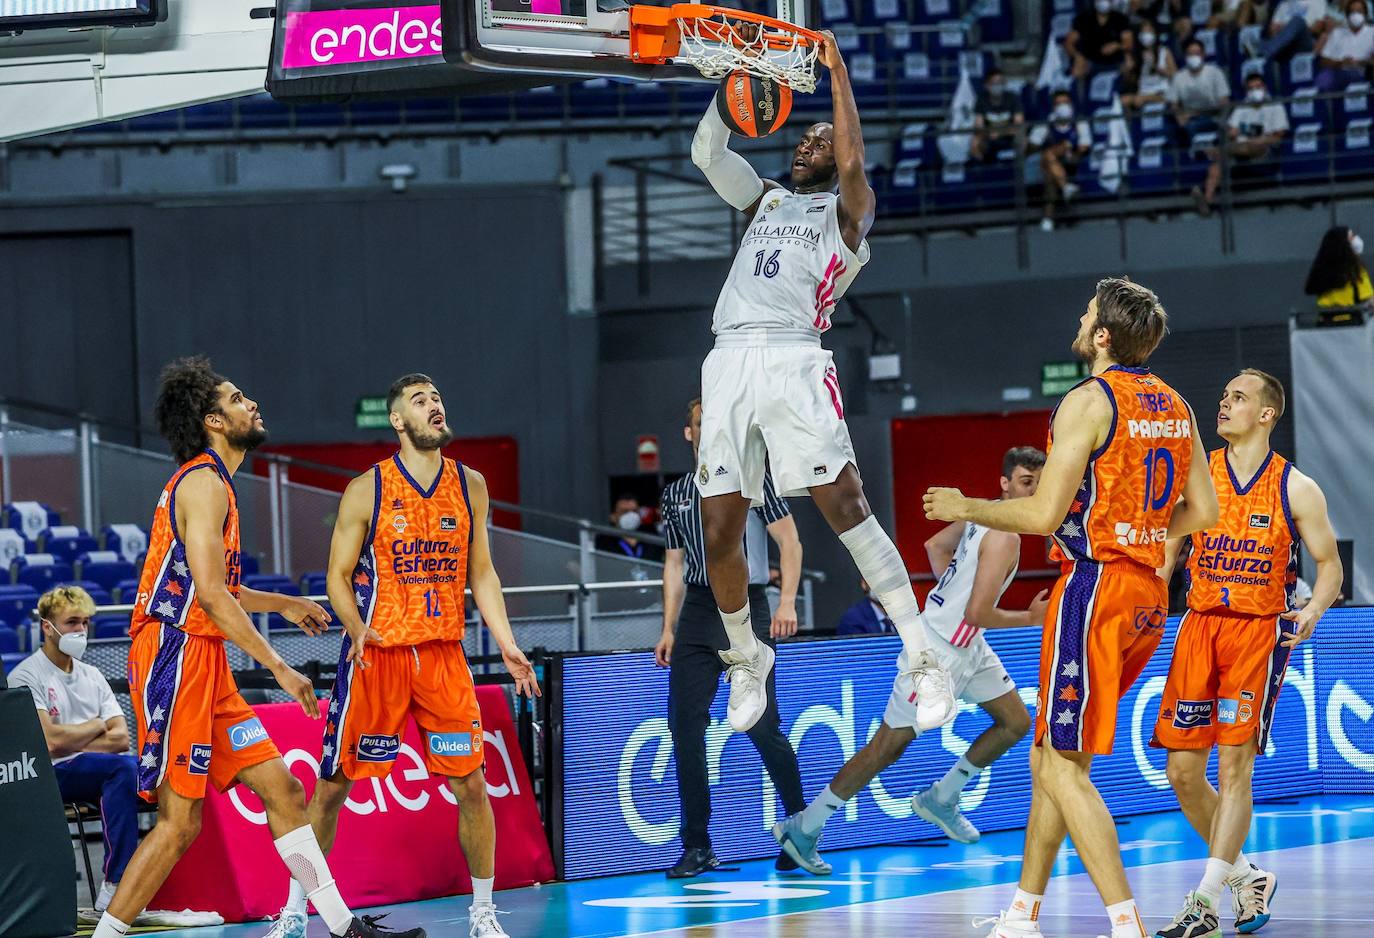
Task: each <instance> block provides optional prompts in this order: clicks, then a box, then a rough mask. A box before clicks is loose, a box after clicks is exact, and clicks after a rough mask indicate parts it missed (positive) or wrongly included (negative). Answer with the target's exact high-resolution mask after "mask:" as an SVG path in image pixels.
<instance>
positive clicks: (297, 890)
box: [286, 879, 310, 915]
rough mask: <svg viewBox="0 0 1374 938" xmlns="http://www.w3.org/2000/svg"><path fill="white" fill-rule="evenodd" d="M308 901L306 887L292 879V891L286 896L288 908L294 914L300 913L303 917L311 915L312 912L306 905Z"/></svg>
mask: <svg viewBox="0 0 1374 938" xmlns="http://www.w3.org/2000/svg"><path fill="white" fill-rule="evenodd" d="M306 901H307V900H306V898H305V887H304V886H302V885H301V884H300V883H298V882H296V880H295V879H292V880H291V891H290V892H289V893H288V894H287V896H286V908H288V909H290V910H291V911H292V912H299V913H300V914H301V915H309V914H310V912H309V911H308V910H307V908H306V905H305V903H306Z"/></svg>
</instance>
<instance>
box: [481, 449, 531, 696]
mask: <svg viewBox="0 0 1374 938" xmlns="http://www.w3.org/2000/svg"><path fill="white" fill-rule="evenodd" d="M463 472H464V473H466V474H467V480H468V493H469V495H470V497H471V500H472V546H471V547H470V548H469V550H468V588H469V589H470V590H472V598H473V600H474V601H475V602H476V603H477V609H478V610H479V611H480V612H481V613H482V621H483V622H484V623H485V624H486V626H487V631H488V632H490V633H491V637H492V638H494V639H496V646H497V648H499V649H500V650H501V660H502V661H503V662H504V663H505V665H506V670H507V671H509V672H510V676H511V677H513V678H514V679H515V692H516V693H517V694H525V695H527V696H529V697H539V696H541V695H542V694H543V691H541V690H540V689H539V680H538V678H536V677H535V674H534V666H533V665H532V664H530V662H529V659H528V658H526V657H525V653H524V652H523V651H521V650H520V646H519V645H517V644H516V643H515V634H514V632H513V631H512V630H511V627H510V618H509V617H508V616H507V615H506V597H505V596H504V595H503V594H502V592H501V578H500V577H499V576H497V574H496V565H495V564H493V563H492V560H491V540H490V538H489V537H488V535H487V512H488V510H489V508H490V505H491V499H490V497H489V496H488V495H487V480H486V479H484V478H483V477H482V474H481V473H480V472H478V471H477V470H475V469H470V468H468V467H467V466H464V467H463Z"/></svg>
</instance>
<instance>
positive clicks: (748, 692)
mask: <svg viewBox="0 0 1374 938" xmlns="http://www.w3.org/2000/svg"><path fill="white" fill-rule="evenodd" d="M756 645H757V649H758V650H757V651H755V652H754V654H753V655H749V654H747V653H746V652H742V651H735V650H733V649H731V650H728V651H722V652H720V660H721V661H724V662H725V664H726V669H725V680H727V681H729V682H730V705H729V707H728V708H727V709H726V716H727V717H728V718H729V720H730V726H731V727H732V728H733V729H734V731H735V732H736V733H747V732H748V731H749V730H750V729H751V728H752V727H753V725H754V724H755V723H757V722H758V721H759V717H761V716H763V711H765V710H767V709H768V674H769V672H771V671H772V670H773V658H774V655H773V649H771V648H769V647H768V643H767V642H756Z"/></svg>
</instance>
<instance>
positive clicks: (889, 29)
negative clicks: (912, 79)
mask: <svg viewBox="0 0 1374 938" xmlns="http://www.w3.org/2000/svg"><path fill="white" fill-rule="evenodd" d="M873 51H874V54H875V55H877V56H878V58H879V59H881V60H882V61H884V62H894V63H898V64H900V63H901V61H902V57H903V56H904V55H906V54H907V53H908V52H914V51H916V42H915V37H914V36H913V35H912V32H911V26H910V25H909V24H907V23H884V24H883V31H882V32H881V33H880V34H878V35H877V36H876V37H874V50H873Z"/></svg>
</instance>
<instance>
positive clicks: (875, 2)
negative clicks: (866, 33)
mask: <svg viewBox="0 0 1374 938" xmlns="http://www.w3.org/2000/svg"><path fill="white" fill-rule="evenodd" d="M863 9H864V14H863V15H864V25H865V26H878V25H881V24H883V23H887V22H892V21H900V22H905V21H906V17H907V11H906V0H864V5H863Z"/></svg>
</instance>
